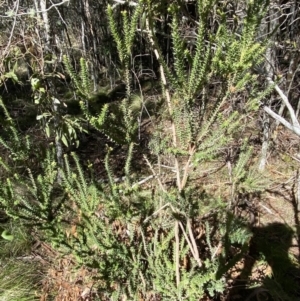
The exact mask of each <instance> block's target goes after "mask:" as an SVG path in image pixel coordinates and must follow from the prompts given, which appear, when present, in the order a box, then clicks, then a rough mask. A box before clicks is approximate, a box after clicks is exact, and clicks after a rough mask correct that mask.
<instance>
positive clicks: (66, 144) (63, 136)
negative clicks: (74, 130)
mask: <svg viewBox="0 0 300 301" xmlns="http://www.w3.org/2000/svg"><path fill="white" fill-rule="evenodd" d="M61 141H62V142H63V144H64V145H65V146H66V147H68V146H69V143H68V140H67V138H66V136H65V135H62V137H61Z"/></svg>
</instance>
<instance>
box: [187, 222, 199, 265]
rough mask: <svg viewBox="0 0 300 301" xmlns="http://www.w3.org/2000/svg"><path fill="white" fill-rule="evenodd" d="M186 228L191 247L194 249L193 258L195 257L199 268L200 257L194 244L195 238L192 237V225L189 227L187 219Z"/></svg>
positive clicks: (189, 223)
mask: <svg viewBox="0 0 300 301" xmlns="http://www.w3.org/2000/svg"><path fill="white" fill-rule="evenodd" d="M187 227H188V230H189V236H190V240H191V242H192V244H193V247H194V254H195V256H194V257H195V260H196V261H197V263H198V264H199V266H200V267H201V266H202V263H201V260H200V256H199V252H198V247H197V244H196V240H195V237H194V234H193V230H192V225H191V220H190V218H187Z"/></svg>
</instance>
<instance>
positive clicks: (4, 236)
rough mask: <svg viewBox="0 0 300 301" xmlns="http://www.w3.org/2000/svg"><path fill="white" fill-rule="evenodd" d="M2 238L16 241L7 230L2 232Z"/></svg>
mask: <svg viewBox="0 0 300 301" xmlns="http://www.w3.org/2000/svg"><path fill="white" fill-rule="evenodd" d="M1 237H2V238H4V239H5V240H8V241H12V240H13V239H14V236H13V235H12V234H10V233H9V232H8V231H7V230H4V231H3V232H2V234H1Z"/></svg>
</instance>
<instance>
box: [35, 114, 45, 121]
mask: <svg viewBox="0 0 300 301" xmlns="http://www.w3.org/2000/svg"><path fill="white" fill-rule="evenodd" d="M42 118H44V115H38V116H36V120H40V119H42Z"/></svg>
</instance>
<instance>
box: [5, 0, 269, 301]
mask: <svg viewBox="0 0 300 301" xmlns="http://www.w3.org/2000/svg"><path fill="white" fill-rule="evenodd" d="M216 3H217V1H215V0H210V1H200V0H199V1H198V2H197V4H198V5H197V9H198V12H197V14H198V17H199V20H198V21H197V22H198V23H197V24H198V27H197V38H196V41H195V46H194V47H193V48H192V49H190V50H188V49H187V48H186V45H185V44H184V42H183V41H182V39H181V36H180V28H181V26H182V22H183V21H182V19H181V18H179V10H180V7H178V6H177V4H175V3H173V4H172V5H171V6H170V9H169V13H170V15H171V16H172V24H171V37H172V43H173V56H174V57H173V59H174V64H173V67H174V68H171V67H170V66H169V65H168V63H167V61H166V60H165V59H164V57H163V55H162V52H163V51H162V49H161V47H160V45H159V43H158V41H157V37H156V33H155V27H154V25H153V23H154V19H155V18H154V14H155V12H153V9H152V8H153V7H152V5H151V3H150V2H149V1H139V2H138V3H137V5H136V6H135V7H134V8H133V9H128V11H122V12H121V15H122V22H123V27H124V30H123V33H122V35H121V34H120V33H119V32H118V30H117V25H116V24H115V19H114V14H115V11H114V8H113V7H112V6H109V7H108V9H107V13H108V19H109V23H110V29H111V32H112V35H113V37H114V41H115V43H116V45H117V49H118V53H119V59H120V61H121V63H122V64H123V67H124V74H125V75H124V77H125V78H124V81H125V83H126V96H125V98H124V99H123V100H122V101H120V102H119V103H116V104H103V106H102V107H101V108H100V111H99V112H97V114H94V115H93V114H91V112H90V110H89V101H90V99H91V97H92V91H91V85H90V82H91V81H90V78H91V77H90V76H89V68H88V64H87V62H86V61H85V60H84V59H81V60H80V71H79V74H77V73H76V72H75V70H74V69H73V67H72V65H71V63H70V61H69V59H68V58H67V57H65V58H64V64H65V69H66V71H67V73H68V75H69V76H70V78H71V80H72V83H73V85H74V87H75V90H76V91H75V93H76V95H77V96H78V99H79V101H80V104H81V109H82V112H83V114H84V116H85V118H86V120H87V121H88V122H89V124H91V125H92V126H93V127H94V128H95V129H97V130H99V131H101V132H102V133H104V134H105V135H106V136H107V137H109V138H110V140H112V141H114V142H115V143H117V144H123V145H125V147H124V149H125V148H126V150H127V155H126V157H125V159H124V163H123V166H122V168H123V169H122V170H123V175H124V178H118V179H116V178H115V177H114V176H115V175H114V173H113V171H112V163H111V161H110V158H111V156H112V152H111V149H110V147H108V146H107V147H106V149H105V152H106V156H105V159H104V165H105V170H106V177H104V178H103V179H100V180H99V179H95V178H94V177H93V176H92V177H89V176H87V174H88V171H86V170H84V168H83V167H82V164H81V163H80V159H79V158H78V156H77V155H76V154H74V153H72V154H71V158H70V156H67V155H66V156H65V157H64V162H63V164H57V163H56V160H55V159H54V151H53V149H51V148H50V149H49V150H48V152H46V155H45V157H44V158H41V162H42V163H41V168H40V171H39V172H38V173H35V172H33V170H32V169H31V168H27V169H26V172H25V173H23V174H18V173H14V172H11V173H10V174H9V176H7V177H6V178H5V179H2V183H1V184H2V185H1V187H0V206H1V207H2V208H3V210H4V211H5V212H6V214H7V215H8V216H10V217H12V218H14V219H22V220H24V221H26V223H27V224H30V225H31V226H32V227H36V229H38V230H39V231H41V232H42V233H43V237H44V239H47V240H48V241H50V242H51V243H52V245H53V246H54V247H55V248H57V249H58V250H60V251H61V252H65V253H71V254H73V255H74V256H75V257H76V259H77V262H78V264H84V265H86V266H88V267H90V268H94V269H97V271H98V274H99V278H100V281H99V292H101V294H102V296H106V297H109V298H110V300H126V299H130V300H139V298H143V299H144V300H151V298H152V297H153V295H155V296H157V297H158V298H159V299H161V300H178V301H179V300H190V301H196V300H199V299H200V298H204V297H205V296H207V295H209V296H211V297H214V296H216V295H218V294H220V293H222V292H223V291H224V289H225V285H226V284H225V278H224V277H223V275H224V273H226V272H227V270H228V269H229V268H231V267H232V266H233V265H234V264H235V263H236V261H237V260H238V259H239V258H240V257H239V256H241V255H242V254H243V251H245V249H246V248H247V247H248V243H249V239H250V237H251V234H250V232H249V231H248V228H247V225H246V224H245V223H244V222H241V221H240V220H239V219H238V218H236V217H234V216H233V215H231V214H229V213H228V212H230V211H232V209H234V206H235V205H236V203H235V197H236V195H237V194H238V193H239V192H240V191H243V192H245V191H250V192H253V191H258V190H260V189H261V185H260V183H259V180H258V179H259V176H258V174H257V173H256V171H255V169H249V170H247V168H246V167H247V164H248V162H249V160H250V157H251V148H248V146H247V139H244V137H242V140H243V141H244V143H242V146H241V147H240V153H239V156H237V158H236V160H235V161H234V162H232V165H231V166H230V170H229V173H228V178H229V179H228V182H229V184H230V196H229V197H228V196H225V194H224V195H222V193H221V194H220V195H219V196H216V195H213V194H212V193H201V192H200V191H199V189H200V188H199V186H200V185H199V184H197V183H196V181H193V180H192V179H191V178H192V175H194V174H195V172H199V171H201V170H202V169H203V165H204V164H205V163H207V162H210V161H211V160H212V159H214V158H217V157H219V156H220V154H221V151H222V149H224V148H226V147H227V146H228V145H229V144H230V143H231V142H232V141H234V139H235V137H234V135H235V134H236V133H237V132H238V131H241V128H242V127H243V125H242V124H243V121H244V119H245V116H246V114H248V113H249V112H255V110H256V109H257V107H258V102H259V101H260V100H261V99H262V98H263V97H264V96H265V95H266V94H267V93H268V92H269V90H266V91H263V92H259V90H258V84H257V77H256V75H254V74H253V73H252V68H253V67H254V66H255V65H256V64H257V63H259V62H260V61H261V59H262V53H263V51H264V45H263V44H262V43H260V42H259V41H257V40H256V36H255V35H256V30H257V27H258V25H259V22H260V19H261V17H262V16H263V13H264V9H265V6H264V5H260V4H258V1H251V2H250V1H249V3H248V17H247V18H245V20H244V23H243V24H242V25H241V27H240V34H239V35H236V33H235V32H231V31H230V30H229V29H228V28H227V27H226V23H225V21H224V20H223V19H221V21H220V24H219V27H218V30H217V31H216V32H210V30H209V28H208V26H207V21H208V18H209V13H210V10H211V8H212V7H213V6H214V5H216ZM141 17H143V20H141V22H139V20H140V19H141ZM143 25H145V28H139V29H140V31H141V32H143V35H144V37H145V38H146V39H147V40H148V41H149V45H151V47H152V50H153V51H154V53H155V54H156V57H157V60H158V62H159V65H160V72H161V74H160V77H161V82H162V91H163V97H164V105H163V107H162V109H161V111H160V112H158V114H157V116H158V117H157V118H153V120H152V127H153V129H152V133H151V139H150V140H151V141H150V142H149V145H148V146H149V149H150V154H149V152H148V150H142V149H141V148H136V150H135V146H136V144H137V140H136V134H137V129H138V121H137V119H136V115H135V112H134V109H133V107H134V106H133V105H132V103H133V100H134V97H133V95H132V89H131V74H130V70H131V68H130V67H131V66H130V64H131V49H132V46H133V42H134V36H135V32H136V29H137V26H143ZM212 79H218V80H220V81H221V85H220V88H219V89H217V92H216V93H215V96H216V97H215V98H213V99H211V98H210V97H208V96H207V94H208V91H209V88H210V86H209V85H210V81H211V80H212ZM245 91H249V93H248V100H247V101H246V103H245V104H244V106H242V108H241V109H238V108H237V107H236V106H235V105H234V102H235V101H236V99H237V98H238V97H239V96H241V95H242V93H244V92H245ZM2 107H3V109H4V111H5V107H4V106H3V105H2ZM226 107H227V108H228V107H229V109H228V110H226ZM5 112H6V111H5ZM5 114H6V117H7V119H8V120H9V121H10V120H11V118H10V116H9V114H8V113H7V112H6V113H5ZM10 129H11V131H12V133H13V139H12V141H16V142H17V144H16V145H17V146H16V147H15V146H14V145H12V146H10V145H9V144H8V143H6V142H5V141H4V140H3V139H0V143H1V144H2V145H3V146H4V147H6V148H7V149H8V151H9V152H11V154H12V155H13V156H15V157H16V158H17V159H18V160H19V158H21V159H22V157H20V154H21V153H19V152H20V149H19V147H20V145H19V144H18V139H19V136H18V134H17V130H16V127H15V125H14V124H13V123H11V127H10ZM28 147H29V146H28ZM26 150H27V149H26ZM134 151H136V152H139V153H141V155H143V158H144V162H141V163H142V164H143V167H144V171H145V173H146V174H147V176H145V177H144V176H138V177H137V176H135V175H134V174H133V172H132V162H133V157H134ZM114 159H115V161H116V160H118V159H117V158H114ZM2 162H3V163H2V165H3V166H4V167H5V168H6V169H7V172H9V171H10V170H11V169H10V167H9V164H8V163H6V162H5V160H2ZM165 162H167V164H168V165H169V166H167V167H168V168H169V169H171V173H169V174H167V175H166V174H165V173H164V172H162V169H163V168H164V167H165V166H166V164H165ZM230 163H231V162H230ZM89 169H90V170H89V171H91V173H92V174H93V166H92V165H90V166H89ZM119 169H121V168H120V167H119ZM149 173H150V176H149ZM58 174H59V175H60V176H59V181H58ZM141 178H142V179H141ZM224 212H225V213H224ZM199 229H200V230H199ZM212 229H213V231H212ZM231 244H237V245H238V246H239V248H240V250H241V252H240V253H238V254H234V256H231V255H232V254H229V246H230V245H231ZM223 246H224V247H223Z"/></svg>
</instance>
